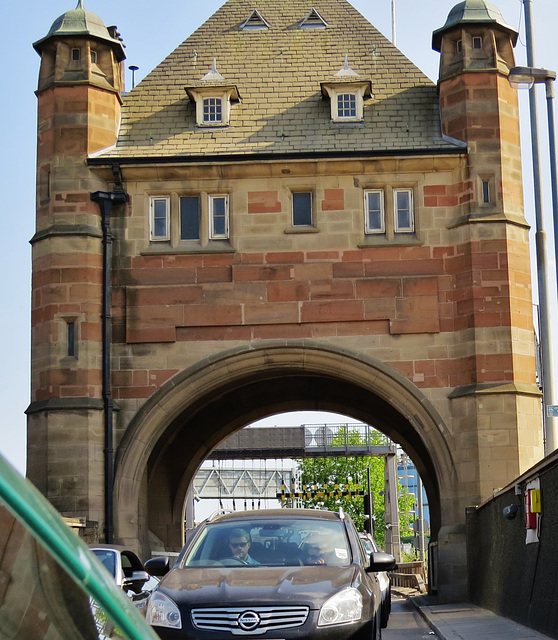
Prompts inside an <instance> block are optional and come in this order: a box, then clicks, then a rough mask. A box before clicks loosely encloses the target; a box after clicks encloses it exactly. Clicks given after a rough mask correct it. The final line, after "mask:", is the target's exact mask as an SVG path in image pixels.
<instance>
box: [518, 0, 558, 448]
mask: <svg viewBox="0 0 558 640" xmlns="http://www.w3.org/2000/svg"><path fill="white" fill-rule="evenodd" d="M526 7H527V4H526ZM527 22H530V21H527V20H526V23H527ZM526 27H527V24H526ZM528 54H529V50H528ZM528 58H531V59H532V52H531V55H530V56H529V55H528ZM508 80H509V82H510V84H511V86H513V87H515V88H517V89H520V88H524V89H529V107H530V114H531V151H532V158H533V183H534V190H535V193H534V196H535V219H536V229H535V244H536V254H537V282H538V291H539V314H540V343H541V360H542V387H543V423H544V427H545V454H546V455H548V454H549V453H551V452H552V451H554V450H555V449H556V448H558V430H557V427H556V422H555V418H554V417H553V416H552V415H551V413H550V412H549V407H555V406H556V394H555V387H554V369H553V357H552V348H553V341H552V323H551V313H550V294H549V290H550V289H549V282H548V270H547V265H548V261H547V254H546V234H545V231H544V216H543V208H542V191H541V178H540V154H539V140H538V122H537V103H536V94H535V84H540V83H544V84H545V85H546V99H547V113H548V136H549V151H550V179H551V185H552V212H553V222H554V251H555V257H556V261H557V262H556V273H557V281H558V184H557V176H556V143H555V126H554V81H555V80H556V72H555V71H550V70H549V69H537V68H535V67H513V68H512V69H510V73H509V76H508Z"/></svg>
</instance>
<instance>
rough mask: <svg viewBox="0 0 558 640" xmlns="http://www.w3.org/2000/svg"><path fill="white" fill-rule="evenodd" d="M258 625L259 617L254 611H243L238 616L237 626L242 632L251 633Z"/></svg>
mask: <svg viewBox="0 0 558 640" xmlns="http://www.w3.org/2000/svg"><path fill="white" fill-rule="evenodd" d="M259 624H260V616H259V615H258V614H257V613H255V612H254V611H244V612H243V613H241V614H240V615H239V616H238V626H239V627H240V628H241V629H242V630H243V631H253V630H254V629H255V628H256V627H257V626H258V625H259Z"/></svg>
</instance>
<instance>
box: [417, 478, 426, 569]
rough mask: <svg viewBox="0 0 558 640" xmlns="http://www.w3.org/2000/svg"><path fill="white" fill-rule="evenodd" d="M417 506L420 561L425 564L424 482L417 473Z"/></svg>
mask: <svg viewBox="0 0 558 640" xmlns="http://www.w3.org/2000/svg"><path fill="white" fill-rule="evenodd" d="M417 506H418V531H417V533H418V552H419V560H420V561H421V562H424V560H425V559H426V555H425V552H424V506H423V501H422V480H421V477H420V476H419V474H418V471H417Z"/></svg>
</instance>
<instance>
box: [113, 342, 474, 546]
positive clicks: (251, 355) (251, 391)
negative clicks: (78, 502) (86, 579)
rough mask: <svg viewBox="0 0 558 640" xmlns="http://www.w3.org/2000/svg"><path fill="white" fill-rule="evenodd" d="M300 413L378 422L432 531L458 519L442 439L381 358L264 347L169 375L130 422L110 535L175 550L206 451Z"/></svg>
mask: <svg viewBox="0 0 558 640" xmlns="http://www.w3.org/2000/svg"><path fill="white" fill-rule="evenodd" d="M300 409H307V410H308V409H310V410H316V411H318V410H323V411H331V412H336V413H342V414H345V415H350V416H352V417H354V418H355V419H359V420H362V421H364V422H368V423H370V424H374V425H375V426H377V427H378V428H379V429H380V430H381V431H383V432H384V433H385V434H386V435H388V436H389V437H390V438H392V439H393V440H395V441H396V442H399V443H400V444H401V445H402V446H403V448H404V449H405V450H406V452H407V453H408V454H409V455H410V456H411V457H412V458H413V460H414V461H415V464H416V465H417V468H418V470H419V472H420V474H421V477H422V478H423V481H424V484H425V488H426V490H427V492H428V495H429V503H430V510H431V518H432V530H433V532H436V531H437V530H438V531H439V530H440V528H441V527H448V526H449V527H454V526H456V525H459V523H461V521H462V520H463V518H464V515H463V513H460V512H459V506H458V505H457V504H456V500H455V499H454V497H455V494H456V491H455V488H456V483H457V475H456V470H455V466H454V463H453V459H452V454H451V442H450V434H449V432H448V430H447V428H446V426H445V424H444V423H443V420H442V419H441V417H440V416H439V414H438V412H437V411H436V409H435V408H434V406H433V405H432V404H431V403H430V402H429V401H428V399H427V398H426V397H425V396H424V395H423V394H422V392H421V391H420V390H419V389H418V388H417V387H415V386H414V385H413V384H412V383H410V382H409V381H408V380H407V379H406V378H405V377H403V376H401V375H400V374H398V373H397V372H395V371H394V370H393V369H391V368H390V367H388V366H386V365H385V364H383V363H381V362H380V361H378V360H374V359H372V358H369V357H364V356H361V355H359V354H357V353H354V352H351V351H348V350H344V349H340V348H338V347H332V346H329V345H323V344H317V343H315V342H312V341H305V340H301V341H269V342H265V341H262V342H261V343H259V344H258V345H257V346H255V347H254V346H250V347H240V348H237V349H232V350H228V351H224V352H222V353H220V354H216V355H215V356H213V357H211V358H207V359H206V360H203V361H201V362H200V363H198V364H197V365H196V366H195V367H192V368H190V369H187V370H185V371H184V372H182V373H181V374H180V375H178V376H175V378H173V379H172V380H171V381H169V382H168V383H167V384H165V385H164V386H163V387H162V388H161V389H160V390H159V391H158V392H157V393H156V394H155V395H154V396H153V397H152V398H150V400H149V401H148V402H146V404H145V405H144V407H143V408H142V409H141V410H140V411H139V412H138V414H137V415H136V416H135V418H134V419H133V420H132V422H131V423H130V425H129V427H128V429H127V431H126V433H125V435H124V437H123V438H122V440H121V442H120V444H119V446H118V452H117V470H116V478H115V506H116V514H117V521H116V523H115V524H116V537H117V538H118V539H119V540H121V541H123V542H124V541H125V542H127V543H132V544H137V545H141V546H143V547H144V548H145V547H146V545H147V544H148V543H147V530H148V529H149V530H150V531H152V532H154V533H155V534H156V535H157V537H159V538H160V539H162V540H163V541H164V542H165V544H166V545H167V547H169V548H177V547H178V546H180V544H181V521H182V516H183V505H184V500H185V496H186V492H187V489H188V486H189V484H190V482H191V480H192V479H193V477H194V475H195V473H196V471H197V469H198V467H199V465H200V464H201V462H202V461H203V460H204V459H205V458H206V457H207V455H208V454H209V452H210V451H211V450H212V449H213V448H214V447H215V446H217V445H218V444H219V442H221V441H222V440H223V439H224V438H226V437H227V436H229V435H230V434H231V433H233V432H234V431H236V430H238V429H240V428H242V427H244V426H245V425H246V424H249V423H250V422H253V421H255V420H257V419H259V418H261V417H264V416H266V415H270V414H273V413H278V412H284V411H294V410H300ZM142 512H144V513H143V514H142ZM145 512H147V513H146V514H145ZM138 514H139V515H138ZM142 518H143V526H142ZM434 535H435V534H434Z"/></svg>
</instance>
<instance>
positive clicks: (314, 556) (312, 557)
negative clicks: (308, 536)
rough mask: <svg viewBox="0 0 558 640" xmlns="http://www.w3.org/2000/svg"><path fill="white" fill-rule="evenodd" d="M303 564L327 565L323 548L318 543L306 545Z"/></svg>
mask: <svg viewBox="0 0 558 640" xmlns="http://www.w3.org/2000/svg"><path fill="white" fill-rule="evenodd" d="M303 564H326V561H325V559H324V556H323V552H322V550H321V547H320V545H319V544H318V543H316V542H306V543H305V545H304V555H303Z"/></svg>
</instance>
